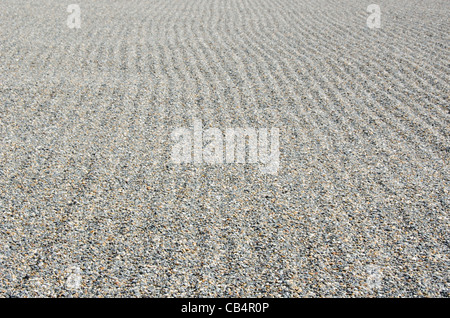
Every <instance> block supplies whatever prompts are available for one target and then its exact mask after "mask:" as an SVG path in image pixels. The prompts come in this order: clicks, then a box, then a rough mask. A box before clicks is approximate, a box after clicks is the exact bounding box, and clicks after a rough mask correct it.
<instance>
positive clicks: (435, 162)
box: [0, 0, 450, 297]
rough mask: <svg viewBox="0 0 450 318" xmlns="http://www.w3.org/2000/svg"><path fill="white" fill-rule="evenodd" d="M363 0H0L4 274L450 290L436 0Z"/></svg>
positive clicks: (80, 284)
mask: <svg viewBox="0 0 450 318" xmlns="http://www.w3.org/2000/svg"><path fill="white" fill-rule="evenodd" d="M74 2H75V3H78V4H79V5H80V8H81V28H80V29H70V28H68V27H67V25H66V20H67V17H68V15H69V13H67V6H68V5H69V4H71V3H74ZM376 2H377V4H379V5H380V8H381V13H382V16H381V28H379V29H370V28H368V27H367V25H366V20H367V17H368V15H369V13H368V12H366V9H367V6H368V5H369V4H371V2H366V1H356V0H353V1H351V0H344V1H325V0H310V1H307V0H301V1H300V0H296V1H294V0H170V1H169V0H154V1H137V0H136V1H125V0H114V1H106V0H98V1H85V0H83V1H81V0H73V1H70V2H67V1H56V0H41V1H24V0H2V1H1V2H0V296H1V297H168V296H170V297H179V296H186V297H206V296H209V297H228V296H235V297H241V296H247V297H335V296H340V297H364V296H368V297H374V296H376V297H409V296H418V297H420V296H434V297H448V295H449V290H450V276H449V272H450V270H449V269H450V268H449V265H450V260H449V248H450V246H449V243H450V236H449V201H450V199H449V159H450V155H449V153H450V139H449V131H450V130H449V128H450V112H449V79H450V78H449V75H450V72H449V71H450V63H449V62H450V59H449V57H450V56H449V55H450V54H449V52H450V51H449V30H450V19H449V12H450V2H449V1H448V0H429V1H406V0H405V1H402V0H398V1H397V0H395V1H394V0H390V1H385V0H383V1H381V0H380V1H378V0H377V1H376ZM194 118H198V119H201V120H202V122H203V126H204V127H205V129H206V128H207V127H216V128H219V129H221V130H224V129H226V128H227V127H254V128H260V127H278V128H279V129H280V153H281V154H280V160H281V167H280V169H279V171H278V173H277V174H275V175H270V174H262V173H261V171H260V170H259V169H258V166H257V165H254V164H221V165H220V164H219V165H199V166H196V165H193V164H184V165H176V164H173V163H172V161H171V157H170V153H171V147H172V144H173V142H172V140H171V139H170V133H171V132H172V131H173V129H175V128H177V127H191V126H192V124H193V120H194Z"/></svg>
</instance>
